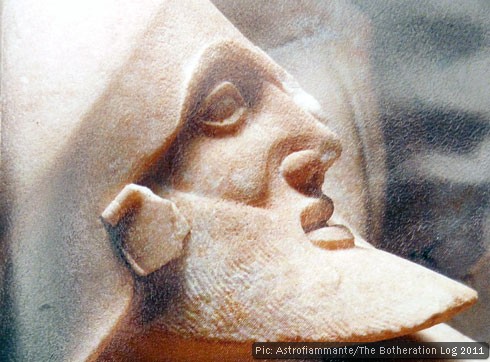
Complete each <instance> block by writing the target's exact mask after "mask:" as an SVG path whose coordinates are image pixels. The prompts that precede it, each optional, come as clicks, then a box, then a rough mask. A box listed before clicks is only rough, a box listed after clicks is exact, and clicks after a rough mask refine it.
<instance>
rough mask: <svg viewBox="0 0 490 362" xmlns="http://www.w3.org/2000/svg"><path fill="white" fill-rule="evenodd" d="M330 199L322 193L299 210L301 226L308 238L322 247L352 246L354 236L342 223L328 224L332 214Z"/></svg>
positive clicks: (339, 247) (330, 248) (341, 247)
mask: <svg viewBox="0 0 490 362" xmlns="http://www.w3.org/2000/svg"><path fill="white" fill-rule="evenodd" d="M333 209H334V208H333V202H332V200H331V199H330V198H329V197H327V196H325V195H322V196H321V197H320V198H319V199H318V200H317V201H315V202H313V203H311V204H310V205H308V206H307V207H305V208H304V209H303V211H302V212H301V226H302V227H303V230H304V232H305V234H306V236H307V237H308V239H309V240H310V241H311V242H312V243H313V244H314V245H316V246H318V247H320V248H322V249H328V250H332V249H344V248H350V247H354V236H353V235H352V233H351V232H350V230H349V229H348V228H347V227H345V226H344V225H329V223H328V221H329V219H330V217H331V216H332V214H333Z"/></svg>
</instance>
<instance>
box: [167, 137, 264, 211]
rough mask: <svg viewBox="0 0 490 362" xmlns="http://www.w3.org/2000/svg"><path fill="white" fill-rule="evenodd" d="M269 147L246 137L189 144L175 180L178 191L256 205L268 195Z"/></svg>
mask: <svg viewBox="0 0 490 362" xmlns="http://www.w3.org/2000/svg"><path fill="white" fill-rule="evenodd" d="M266 149H267V147H266V145H264V143H263V142H257V139H256V138H254V137H247V135H246V134H242V135H241V136H236V137H226V138H200V139H195V140H193V141H192V142H191V143H190V144H188V145H187V149H186V151H185V153H183V154H182V155H181V159H180V162H179V163H180V166H179V167H178V169H176V170H175V172H174V174H173V177H172V186H173V187H175V188H176V189H178V190H182V191H186V192H195V193H197V194H200V195H203V196H209V197H217V198H223V199H227V200H232V201H237V202H241V203H245V204H250V205H256V204H260V203H261V202H263V201H265V199H266V197H267V194H268V192H267V191H268V183H269V180H268V175H267V151H266Z"/></svg>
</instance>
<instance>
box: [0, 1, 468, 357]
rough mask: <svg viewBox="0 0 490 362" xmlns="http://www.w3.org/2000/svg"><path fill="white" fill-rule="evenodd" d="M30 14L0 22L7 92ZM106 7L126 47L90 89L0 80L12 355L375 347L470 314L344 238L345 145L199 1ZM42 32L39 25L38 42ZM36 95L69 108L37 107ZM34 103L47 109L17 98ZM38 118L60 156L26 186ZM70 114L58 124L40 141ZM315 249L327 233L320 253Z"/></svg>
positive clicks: (39, 76) (449, 292)
mask: <svg viewBox="0 0 490 362" xmlns="http://www.w3.org/2000/svg"><path fill="white" fill-rule="evenodd" d="M17 4H20V5H17ZM29 4H30V2H28V1H25V2H15V3H14V2H10V3H9V5H8V6H7V7H6V11H7V12H6V13H7V14H12V15H11V19H13V20H11V21H12V23H11V24H12V25H9V26H10V27H11V28H10V31H9V32H7V33H6V35H5V36H6V42H5V44H6V45H5V49H4V50H5V53H6V54H7V55H6V59H7V60H6V61H5V63H4V64H7V65H8V67H7V72H8V77H7V79H9V80H10V81H11V80H15V79H17V78H19V77H21V74H22V72H23V71H24V70H23V69H24V68H23V67H21V66H16V65H15V64H16V63H15V60H18V59H20V58H21V57H19V58H17V56H18V55H19V54H23V52H24V51H25V50H19V49H18V45H17V44H18V43H16V42H15V40H16V38H17V37H18V36H19V34H17V33H16V32H15V29H16V28H17V27H20V26H21V25H25V26H26V27H28V28H29V21H26V20H23V18H22V16H21V14H22V13H23V11H28V8H29V6H28V5H29ZM111 4H112V5H111ZM111 6H112V7H111ZM114 6H115V5H114V4H113V3H108V7H109V8H112V9H121V12H120V13H118V14H119V15H120V16H121V18H124V19H125V18H126V17H128V18H129V19H132V20H131V21H130V24H134V28H128V29H127V30H126V31H127V32H134V33H137V34H138V35H135V36H134V37H130V38H131V39H132V41H131V42H130V43H131V47H130V49H126V48H124V47H122V48H123V49H118V51H114V52H111V51H107V52H105V53H104V54H105V56H106V57H108V58H110V56H111V55H114V54H116V55H117V59H111V64H112V66H111V67H110V71H109V70H108V73H107V74H106V75H107V76H106V77H105V81H104V82H102V83H100V84H99V86H100V88H94V89H98V90H99V91H98V92H95V94H92V93H90V91H88V90H87V89H90V87H89V85H90V82H88V81H87V83H84V84H83V87H81V88H83V89H85V91H86V93H83V92H82V93H83V94H82V95H78V94H77V93H76V92H66V85H65V84H64V83H63V82H60V80H59V79H58V78H57V76H56V75H54V74H51V73H50V72H46V70H53V69H52V68H50V67H48V66H46V67H43V66H40V68H34V69H30V71H31V72H33V73H32V74H31V75H30V78H29V79H31V78H32V79H33V80H35V81H36V82H35V85H34V86H33V88H32V89H31V88H29V87H26V88H25V89H24V88H23V87H20V88H17V87H18V83H16V82H5V83H3V84H4V85H5V86H6V88H7V89H5V91H6V93H7V94H9V97H8V99H7V101H6V102H5V124H6V127H5V134H4V136H5V138H6V141H5V145H6V147H5V148H4V151H5V153H6V154H7V157H6V165H7V166H6V170H7V178H6V179H7V181H8V190H7V192H8V196H9V210H8V211H9V225H8V242H9V246H10V249H11V262H12V264H13V275H12V280H11V281H10V285H9V288H10V292H11V293H12V295H13V297H14V298H13V300H15V303H16V305H15V308H14V310H15V311H16V314H15V315H14V318H15V323H16V335H15V341H14V343H15V347H16V349H15V353H17V356H16V357H17V358H18V359H25V360H35V359H40V360H48V359H57V360H86V359H89V358H93V359H96V358H97V357H98V356H99V354H100V353H102V352H103V351H104V349H106V348H109V349H111V348H113V350H117V351H118V353H120V354H122V355H123V356H124V353H125V352H126V350H127V349H131V348H132V347H131V346H133V345H134V344H136V345H138V343H146V345H149V346H152V348H155V347H156V346H157V347H160V348H162V349H161V350H162V353H165V348H167V347H168V346H167V345H159V342H160V341H162V340H169V341H171V340H172V338H178V339H181V340H195V341H202V340H204V341H205V342H211V343H212V341H215V340H218V341H219V342H220V343H221V342H223V343H242V342H249V341H251V340H270V341H278V340H298V339H299V340H305V341H317V340H324V341H375V340H382V339H388V338H393V337H397V336H402V335H406V334H409V333H412V332H416V331H419V330H421V329H424V328H426V327H430V326H432V325H434V324H436V323H439V322H442V321H445V320H447V319H449V318H451V317H452V316H453V315H454V314H456V313H458V312H459V311H461V310H462V309H464V308H467V307H469V306H470V305H471V304H473V303H474V302H475V300H476V293H475V292H474V291H473V290H471V289H470V288H467V287H465V286H464V285H462V284H459V283H457V282H455V281H452V280H450V279H448V278H445V277H443V276H441V275H438V274H436V273H434V272H432V271H430V270H428V269H425V268H423V267H421V266H419V265H417V264H414V263H410V262H408V261H406V260H403V259H401V258H398V257H396V256H394V255H391V254H388V253H385V252H382V251H380V250H377V249H375V248H372V247H370V246H369V245H366V242H365V241H364V240H362V238H360V237H358V236H357V233H356V232H355V230H354V229H353V230H351V231H348V230H349V225H345V226H342V227H341V229H340V227H339V226H338V224H339V222H338V221H333V218H331V217H330V216H331V214H332V211H333V210H332V209H333V205H332V201H331V200H330V199H329V198H328V197H327V196H324V195H323V191H322V187H323V184H322V183H323V178H322V175H323V173H325V172H327V171H328V170H329V168H330V167H331V166H332V164H333V162H334V161H335V160H336V159H337V158H338V157H339V156H340V150H341V146H340V140H339V138H338V137H337V136H336V135H335V134H334V133H333V132H332V131H331V130H330V129H329V128H327V127H326V126H325V125H324V124H323V123H321V122H319V120H318V119H319V117H320V118H321V115H320V114H319V110H320V107H319V105H318V103H317V102H316V101H315V100H314V99H313V98H312V97H311V96H309V95H308V94H306V93H305V92H304V91H302V90H301V88H300V87H299V86H298V84H297V83H296V82H295V81H294V79H293V78H292V77H291V76H290V75H289V74H288V73H286V72H285V71H284V70H283V69H282V68H281V67H280V66H278V65H277V64H276V63H274V61H272V60H271V59H270V58H269V57H268V56H267V55H266V54H265V53H263V52H262V51H261V50H259V49H258V48H256V47H255V46H254V45H252V43H250V41H248V40H247V39H245V38H244V37H243V35H241V34H240V33H239V32H238V31H237V30H236V29H235V28H234V27H233V26H232V25H231V24H230V23H229V22H228V20H227V19H226V18H225V17H224V16H223V15H222V14H221V13H219V11H217V10H216V9H215V8H214V7H213V6H212V5H211V4H210V3H208V2H204V1H198V2H196V1H182V0H179V1H177V0H169V1H165V2H162V3H159V4H158V6H156V5H155V7H153V6H154V5H153V4H151V6H150V5H149V6H148V9H149V10H148V13H144V11H142V10H139V11H138V10H136V9H135V8H134V7H135V6H136V5H130V4H129V3H128V4H127V5H125V6H126V7H125V6H122V7H119V6H121V5H118V7H114ZM140 6H142V5H140V4H138V6H136V8H139V7H140ZM34 9H36V8H35V7H34ZM56 9H58V8H56V7H48V8H47V10H46V13H47V15H48V17H50V18H51V19H57V16H58V12H57V11H56ZM133 10H135V12H134V13H133ZM30 11H31V10H29V11H28V14H32V13H31V12H30ZM60 11H61V12H62V13H63V8H61V10H60ZM65 11H66V10H65ZM141 12H143V13H144V14H143V15H145V16H142V17H138V15H139V14H141ZM109 13H110V14H112V13H111V12H109ZM82 15H83V14H82ZM85 15H86V13H85ZM9 16H10V15H9ZM75 18H76V16H75ZM104 20H106V19H104ZM43 21H44V20H43ZM133 22H134V23H133ZM87 23H88V24H90V21H88V22H87ZM102 23H104V21H103V22H102ZM114 23H118V18H117V17H115V18H112V17H110V19H109V20H107V22H106V23H104V24H106V25H105V26H104V27H102V30H103V31H101V32H100V33H99V34H97V39H100V40H97V39H96V40H93V41H95V42H96V44H98V46H101V44H107V43H110V41H109V40H110V39H113V38H114V37H117V35H118V32H117V31H115V28H113V27H112V25H113V24H114ZM35 24H37V23H35ZM48 24H49V25H51V23H50V22H49V21H47V22H46V23H44V22H41V24H40V29H41V30H43V31H44V30H45V31H46V32H47V33H49V32H50V30H49V29H50V28H49V26H47V25H48ZM203 24H205V26H203ZM52 26H53V27H54V29H56V30H58V31H62V30H63V29H64V27H66V26H67V25H66V24H63V23H61V24H58V23H56V22H54V23H53V24H52ZM44 27H46V29H44ZM35 34H36V32H30V31H26V32H21V36H20V38H21V40H22V42H21V44H23V45H22V46H24V47H26V48H27V49H29V47H31V46H33V45H32V44H36V43H35V42H34V43H32V42H29V41H32V40H35V38H36V35H35ZM44 35H45V34H44ZM42 39H44V45H46V44H51V45H52V43H51V39H50V38H49V37H46V38H42ZM46 39H49V41H48V40H46ZM58 41H59V42H61V43H63V42H64V40H63V39H58ZM55 44H56V43H55ZM89 49H90V47H89ZM102 51H103V52H104V50H102ZM16 55H17V56H16ZM43 55H45V54H44V53H42V52H41V55H39V56H40V57H41V58H42V56H43ZM62 55H63V53H60V54H59V56H62ZM87 57H88V56H87ZM88 58H90V57H88ZM77 59H79V61H80V63H78V64H77V67H80V68H82V69H85V70H87V67H88V68H89V69H92V68H91V67H95V68H97V66H95V65H94V64H96V62H93V61H92V60H87V63H84V61H83V59H84V57H83V56H81V57H80V58H77ZM64 60H65V61H67V63H69V64H70V66H71V64H72V63H70V62H69V60H72V57H70V56H69V55H66V57H65V58H64ZM98 60H100V59H98ZM55 63H56V64H57V65H60V64H58V63H57V62H55ZM50 64H51V63H50ZM89 66H90V67H89ZM4 69H5V68H4ZM75 69H76V68H75ZM97 69H99V70H100V68H97ZM51 82H52V83H51ZM94 82H96V81H94ZM47 84H49V85H50V87H51V86H52V87H53V92H55V94H56V95H57V96H58V97H59V98H58V101H59V102H61V104H65V103H68V104H70V102H74V103H76V106H77V107H75V108H76V109H77V111H74V110H73V109H72V110H71V111H70V112H67V113H64V111H66V109H64V108H63V107H52V108H50V107H48V106H49V105H52V103H50V102H51V99H49V97H47V98H45V96H46V95H45V94H44V93H43V92H42V90H43V88H44V86H45V85H47ZM87 87H88V88H87ZM50 89H51V88H50ZM75 89H76V87H75ZM10 90H12V92H10ZM34 91H37V92H39V94H41V96H40V98H35V97H34V98H33V99H32V102H31V98H32V94H33V93H32V92H34ZM26 104H28V106H25V105H26ZM57 104H58V103H55V105H57ZM66 107H68V108H70V107H69V106H66ZM48 109H49V112H48V111H47V110H48ZM37 116H38V117H39V119H40V122H41V123H40V128H41V129H42V130H43V132H42V134H43V138H44V137H45V138H46V141H45V142H46V143H45V144H44V141H40V140H39V141H37V142H36V145H37V146H39V145H40V148H41V149H42V148H43V147H49V146H50V145H54V144H56V145H57V146H56V149H55V150H52V151H51V152H48V154H45V155H43V157H42V158H41V160H42V167H41V166H39V167H36V166H34V169H35V171H34V170H33V169H31V168H30V166H32V165H33V164H35V162H34V161H32V159H31V157H28V156H35V155H36V154H39V153H42V152H40V151H39V147H34V146H32V145H31V144H29V142H26V141H23V142H21V143H20V144H18V143H16V139H18V138H20V137H34V136H35V132H34V131H33V130H32V127H33V125H32V123H31V121H32V119H34V118H35V117H37ZM67 116H70V117H68V118H69V120H67V121H66V122H68V124H69V125H70V127H68V128H67V129H66V130H64V129H63V128H61V129H58V130H57V132H53V133H51V132H49V125H52V124H54V123H56V122H54V121H53V119H59V120H60V122H63V120H64V119H65V117H67ZM73 117H74V118H73ZM43 121H46V123H43ZM62 124H63V123H62ZM24 129H25V130H27V131H26V132H25V133H22V130H24ZM57 140H60V144H59V145H58V144H57V143H56V141H57ZM24 152H25V153H24ZM332 167H333V166H332ZM24 171H25V172H24ZM127 185H130V186H127ZM125 187H126V188H125ZM143 187H147V188H148V189H149V190H151V191H147V190H146V189H145V188H143ZM121 190H123V191H122V194H121ZM135 205H136V206H135ZM319 206H323V207H319ZM130 209H133V215H132V216H133V217H132V218H131V217H129V218H128V220H124V218H125V216H127V210H130ZM305 210H306V211H305ZM156 214H158V215H156ZM353 214H355V212H353ZM153 215H155V216H154V217H153ZM175 215H182V217H180V216H175ZM101 216H102V219H103V220H105V224H106V225H104V223H103V222H102V221H101ZM172 217H175V218H176V219H175V220H176V221H174V222H171V223H170V224H171V225H168V224H167V221H168V220H172ZM121 218H122V219H121ZM183 218H185V220H186V222H187V223H188V225H189V227H190V233H189V235H188V236H187V237H186V238H185V239H184V240H182V239H183V238H184V237H185V235H186V234H187V227H186V225H185V222H184V221H183V220H184V219H183ZM179 220H180V221H179ZM121 221H122V223H121ZM124 221H127V222H128V223H129V225H131V226H129V227H128V223H126V224H125V222H124ZM107 224H109V225H111V226H112V227H114V226H115V227H116V229H118V228H119V229H120V230H118V232H119V233H120V234H119V235H118V236H121V237H122V239H120V243H119V241H118V240H119V239H117V238H116V239H117V240H115V238H114V234H113V233H112V232H111V230H110V229H109V230H107V228H106V226H107ZM339 230H342V232H339V233H337V232H336V231H339ZM108 231H109V232H108ZM331 231H332V232H331ZM311 233H315V234H322V235H323V236H322V238H321V239H322V240H321V244H322V245H320V246H321V247H319V245H315V243H312V240H311V239H310V238H309V235H310V236H311ZM351 234H352V235H353V236H354V243H352V237H351ZM174 235H176V237H175V239H173V238H174ZM356 239H358V240H356ZM318 240H319V239H318V238H316V237H315V238H314V239H313V241H314V242H315V241H318ZM346 240H348V242H346ZM181 242H182V253H181V255H180V256H178V254H179V251H180V243H181ZM316 244H318V243H316ZM159 245H163V246H162V248H161V249H160V248H159ZM165 245H171V247H170V250H168V249H165V248H166V246H165ZM325 245H340V246H341V247H340V248H329V247H322V246H325ZM146 248H148V249H147V250H146ZM331 249H334V250H331ZM121 254H122V255H125V256H126V260H124V258H121ZM128 262H129V266H130V267H132V268H128ZM27 271H28V272H27ZM134 272H136V274H139V275H135V273H134ZM148 331H152V332H153V334H152V335H151V336H150V338H145V336H144V334H145V333H146V332H148ZM167 337H168V338H169V339H166V338H167ZM142 346H143V347H145V345H144V344H143V345H142ZM182 346H183V344H182ZM136 348H138V347H136ZM139 348H141V346H139ZM109 352H110V351H109ZM127 352H128V353H127V354H126V356H127V355H129V354H130V352H131V351H127ZM102 356H103V355H102ZM122 358H125V357H122ZM126 359H127V357H126Z"/></svg>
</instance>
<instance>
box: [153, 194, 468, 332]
mask: <svg viewBox="0 0 490 362" xmlns="http://www.w3.org/2000/svg"><path fill="white" fill-rule="evenodd" d="M173 201H174V202H175V203H176V204H177V205H178V206H179V209H180V210H181V211H182V212H183V213H184V215H185V216H186V218H187V220H189V221H190V223H191V228H192V232H191V234H190V236H189V238H188V239H187V240H186V244H185V246H184V248H185V253H184V256H183V257H182V259H181V260H180V261H179V263H180V271H179V273H180V276H179V279H180V283H181V286H180V287H181V293H178V295H176V296H175V297H173V298H172V299H171V300H168V301H167V306H168V307H167V308H165V311H164V312H163V313H162V315H160V316H159V317H158V318H156V320H155V321H154V322H155V323H156V325H158V328H159V329H161V330H162V332H169V333H172V334H178V335H181V336H183V337H189V338H204V339H218V340H224V341H251V340H254V341H291V340H301V341H376V340H382V339H388V338H392V337H396V336H399V335H404V334H407V333H411V332H414V331H417V330H420V329H423V328H426V327H428V326H431V325H434V324H436V323H439V322H442V321H444V320H446V319H449V318H450V317H451V316H453V315H454V314H456V313H457V312H459V311H460V310H461V309H464V308H466V307H468V306H469V305H471V304H472V303H474V301H475V300H476V293H475V292H474V291H473V290H471V289H469V288H467V287H465V286H463V285H461V284H459V283H456V282H454V281H452V280H450V279H448V278H445V277H443V276H441V275H438V274H436V273H434V272H432V271H430V270H428V269H425V268H423V267H421V266H419V265H417V264H414V263H411V262H408V261H405V260H403V259H401V258H398V257H396V256H393V255H391V254H388V253H385V252H382V251H379V250H376V249H371V248H362V247H353V248H348V249H339V250H324V249H320V248H318V247H316V246H314V245H313V244H312V243H311V242H309V240H308V239H307V238H306V237H305V236H304V234H301V230H297V229H298V228H297V226H296V225H293V224H290V223H287V222H286V221H284V220H283V221H282V222H283V224H281V225H280V226H279V225H278V223H281V217H280V216H278V215H275V214H273V213H271V212H270V211H268V210H264V209H259V208H253V207H248V206H242V205H237V204H234V203H229V202H223V201H214V200H210V199H203V198H196V197H195V196H191V195H185V194H180V195H177V196H176V197H175V198H174V200H173ZM277 230H282V231H281V232H279V233H278V232H277Z"/></svg>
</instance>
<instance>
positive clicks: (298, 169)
mask: <svg viewBox="0 0 490 362" xmlns="http://www.w3.org/2000/svg"><path fill="white" fill-rule="evenodd" d="M339 155H340V144H339V143H337V142H336V143H335V144H334V147H332V145H329V147H326V148H325V150H311V149H310V150H302V151H298V152H294V153H292V154H290V155H288V156H287V157H286V158H285V159H284V160H283V161H282V163H281V173H282V175H283V177H284V179H285V180H286V181H287V183H288V184H289V185H290V186H291V187H293V188H294V189H296V190H297V191H299V192H301V193H303V194H305V195H308V196H320V195H321V194H322V192H321V187H322V185H323V180H324V177H325V172H326V171H327V170H328V168H329V167H330V166H331V165H332V164H333V163H334V162H335V160H336V159H337V158H338V157H339Z"/></svg>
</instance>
